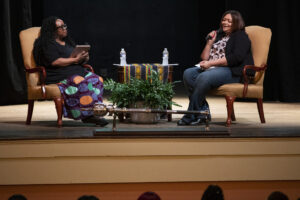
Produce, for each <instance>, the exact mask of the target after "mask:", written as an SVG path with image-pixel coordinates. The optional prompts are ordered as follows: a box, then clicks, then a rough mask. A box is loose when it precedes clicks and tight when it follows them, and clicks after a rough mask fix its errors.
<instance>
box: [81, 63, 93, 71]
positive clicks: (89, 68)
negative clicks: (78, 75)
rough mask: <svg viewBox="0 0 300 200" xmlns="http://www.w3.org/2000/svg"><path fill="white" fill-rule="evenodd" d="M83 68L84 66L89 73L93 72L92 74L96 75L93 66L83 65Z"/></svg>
mask: <svg viewBox="0 0 300 200" xmlns="http://www.w3.org/2000/svg"><path fill="white" fill-rule="evenodd" d="M82 66H83V67H84V68H86V69H88V70H89V71H91V72H93V73H94V69H93V67H92V66H91V65H89V64H83V65H82Z"/></svg>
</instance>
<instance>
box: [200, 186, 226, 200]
mask: <svg viewBox="0 0 300 200" xmlns="http://www.w3.org/2000/svg"><path fill="white" fill-rule="evenodd" d="M201 200H224V196H223V191H222V189H221V188H220V187H219V186H217V185H209V186H208V187H207V189H206V190H205V191H204V193H203V195H202V199H201Z"/></svg>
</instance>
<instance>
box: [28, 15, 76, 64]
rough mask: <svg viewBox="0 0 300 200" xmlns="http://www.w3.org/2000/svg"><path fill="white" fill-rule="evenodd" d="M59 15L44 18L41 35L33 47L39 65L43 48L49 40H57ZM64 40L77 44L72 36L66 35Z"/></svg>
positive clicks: (73, 44) (72, 44) (70, 43)
mask: <svg viewBox="0 0 300 200" xmlns="http://www.w3.org/2000/svg"><path fill="white" fill-rule="evenodd" d="M58 19H59V18H58V17H55V16H51V17H48V18H46V19H44V20H43V23H42V27H41V30H40V36H39V37H38V38H37V39H36V40H35V42H34V47H33V55H34V59H35V61H36V62H37V64H38V65H41V57H42V55H43V48H44V47H45V46H46V45H47V44H49V42H53V41H55V37H56V31H57V27H56V20H58ZM64 41H65V42H66V43H67V44H69V45H71V46H73V47H74V46H75V43H74V41H73V40H72V39H71V38H70V36H66V37H65V38H64Z"/></svg>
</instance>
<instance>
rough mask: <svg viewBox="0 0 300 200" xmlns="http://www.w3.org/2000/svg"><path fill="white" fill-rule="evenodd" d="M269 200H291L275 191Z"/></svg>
mask: <svg viewBox="0 0 300 200" xmlns="http://www.w3.org/2000/svg"><path fill="white" fill-rule="evenodd" d="M268 200H289V198H288V197H287V196H286V195H285V194H283V193H282V192H279V191H275V192H272V193H271V194H270V196H269V197H268Z"/></svg>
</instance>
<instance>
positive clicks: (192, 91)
mask: <svg viewBox="0 0 300 200" xmlns="http://www.w3.org/2000/svg"><path fill="white" fill-rule="evenodd" d="M238 82H240V77H239V76H233V75H232V73H231V70H230V68H229V67H215V68H210V69H208V70H202V69H201V68H199V67H192V68H188V69H186V70H185V71H184V74H183V83H184V86H185V89H186V90H187V92H188V96H189V100H190V102H189V107H188V110H196V111H204V110H207V111H209V106H208V103H207V101H206V99H205V95H206V94H207V93H208V92H209V90H211V89H213V88H217V87H219V86H221V85H224V84H227V83H238ZM197 118H206V116H204V115H193V114H187V115H184V116H183V118H182V119H183V120H184V121H185V122H187V123H189V122H191V121H194V120H196V119H197ZM209 118H210V114H209Z"/></svg>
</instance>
